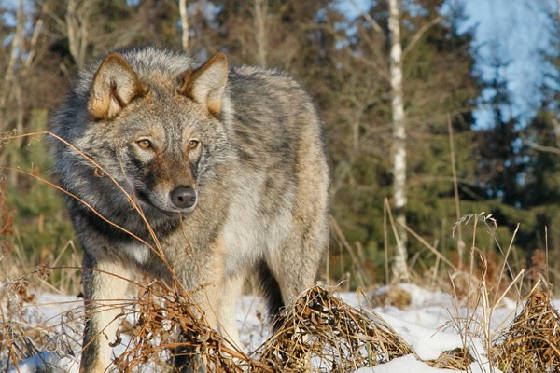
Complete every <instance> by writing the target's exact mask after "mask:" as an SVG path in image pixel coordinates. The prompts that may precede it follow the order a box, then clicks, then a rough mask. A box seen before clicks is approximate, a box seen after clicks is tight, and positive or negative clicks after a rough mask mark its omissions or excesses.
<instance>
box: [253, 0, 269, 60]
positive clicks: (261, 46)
mask: <svg viewBox="0 0 560 373" xmlns="http://www.w3.org/2000/svg"><path fill="white" fill-rule="evenodd" d="M266 7H267V4H266V0H255V16H254V20H255V38H256V39H257V40H256V41H257V63H258V64H259V65H260V66H262V67H265V66H266V30H265V27H266V13H267V12H266Z"/></svg>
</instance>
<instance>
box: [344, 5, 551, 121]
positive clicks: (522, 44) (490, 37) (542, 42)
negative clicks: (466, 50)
mask: <svg viewBox="0 0 560 373" xmlns="http://www.w3.org/2000/svg"><path fill="white" fill-rule="evenodd" d="M339 4H340V5H339V6H340V9H342V10H343V11H344V13H346V15H347V16H348V17H349V18H350V19H353V18H355V17H357V16H358V15H359V14H360V12H359V10H358V9H357V8H356V7H359V8H361V10H362V11H367V10H368V9H369V6H370V4H371V0H353V1H352V0H341V2H340V3H339ZM456 5H462V6H464V9H465V12H466V16H467V17H468V20H467V21H466V22H465V24H463V25H462V29H461V30H462V31H463V32H465V31H467V30H469V29H471V28H472V27H474V38H473V44H472V47H473V49H474V50H476V51H477V55H478V57H477V60H476V67H477V69H479V71H480V72H481V73H482V76H483V78H492V77H493V74H495V68H493V67H492V66H491V62H492V61H493V60H495V59H496V58H499V59H500V60H501V61H504V62H508V64H507V67H505V68H504V69H503V71H501V73H502V74H503V77H504V78H505V79H506V80H507V82H508V88H509V89H510V92H511V98H512V101H513V105H512V107H511V110H510V109H509V108H508V110H507V112H505V113H504V114H506V118H507V116H508V115H513V116H516V117H519V118H520V119H521V122H522V123H523V122H525V121H526V120H527V119H529V118H530V116H531V115H532V113H534V111H535V108H536V107H537V106H538V104H539V103H540V96H539V94H538V89H537V88H538V86H539V83H540V81H541V79H542V71H541V70H540V65H541V61H542V60H541V55H540V50H541V49H544V48H547V47H548V42H549V41H548V33H549V29H548V28H549V27H550V24H549V22H550V20H549V18H547V16H546V11H551V10H553V11H555V12H558V9H557V8H558V0H446V1H445V7H450V6H456ZM491 93H492V92H491V91H485V92H483V96H484V97H486V98H487V97H489V96H491ZM510 111H511V112H510ZM474 117H475V120H476V123H475V128H488V127H490V126H491V124H492V117H491V110H490V108H488V107H485V106H484V105H482V104H479V105H478V108H477V109H476V110H475V112H474Z"/></svg>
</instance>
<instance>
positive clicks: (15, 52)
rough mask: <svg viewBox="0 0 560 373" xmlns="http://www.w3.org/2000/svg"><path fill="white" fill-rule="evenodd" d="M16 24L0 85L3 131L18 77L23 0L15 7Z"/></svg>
mask: <svg viewBox="0 0 560 373" xmlns="http://www.w3.org/2000/svg"><path fill="white" fill-rule="evenodd" d="M16 17H17V25H16V32H15V34H14V38H13V40H12V45H11V47H10V57H9V60H8V66H7V68H6V75H5V76H4V82H3V83H4V84H3V85H2V92H1V96H0V120H1V123H0V130H2V131H4V130H6V129H7V127H8V103H9V101H10V98H11V95H10V93H11V92H12V85H13V84H17V83H19V82H18V79H16V62H17V59H18V56H19V54H20V53H21V47H22V44H23V27H24V23H25V16H24V14H23V0H19V1H18V8H17V16H16Z"/></svg>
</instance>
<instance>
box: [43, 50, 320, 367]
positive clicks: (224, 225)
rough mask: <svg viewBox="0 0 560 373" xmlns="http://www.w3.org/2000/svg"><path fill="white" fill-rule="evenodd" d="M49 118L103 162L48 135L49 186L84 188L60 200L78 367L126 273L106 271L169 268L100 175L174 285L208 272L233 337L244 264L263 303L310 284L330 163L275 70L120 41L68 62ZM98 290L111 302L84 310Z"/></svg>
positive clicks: (202, 297) (294, 89) (105, 352)
mask: <svg viewBox="0 0 560 373" xmlns="http://www.w3.org/2000/svg"><path fill="white" fill-rule="evenodd" d="M51 128H52V131H53V132H54V133H55V134H57V135H59V136H60V137H62V138H63V139H65V140H67V141H68V142H70V143H71V144H73V145H74V146H75V147H77V148H78V149H79V150H80V151H82V152H83V153H84V154H86V155H87V156H88V157H91V158H92V159H93V160H94V161H95V162H97V163H98V165H100V166H101V167H102V168H103V170H105V173H102V172H100V170H99V168H97V167H96V166H94V165H92V163H91V162H90V161H87V160H85V159H84V157H83V156H81V155H79V154H77V153H76V152H75V151H74V150H73V149H71V148H70V147H68V146H65V145H63V144H61V143H58V142H56V144H55V145H54V151H53V152H54V158H55V167H54V169H55V172H56V173H57V174H58V175H59V177H60V183H61V186H62V187H63V188H65V189H67V190H68V191H69V192H71V193H73V194H75V195H76V196H77V197H79V198H80V199H82V200H83V201H77V200H76V199H72V198H68V199H67V204H68V207H69V211H70V215H71V217H72V221H73V224H74V226H75V229H76V231H77V233H78V236H79V239H80V242H81V244H82V246H83V248H84V259H83V267H84V270H83V283H84V302H85V307H86V311H87V315H88V317H87V320H86V326H85V331H84V340H83V348H84V350H83V355H82V359H81V367H80V370H81V372H102V371H104V370H105V369H106V367H107V366H108V365H109V363H110V357H111V353H112V352H111V348H110V346H109V343H111V342H114V341H115V338H116V335H115V333H116V329H117V326H116V323H115V322H113V320H114V318H115V317H116V316H117V315H118V314H119V312H120V310H119V309H118V307H117V306H118V304H119V300H122V298H124V297H125V292H126V288H127V283H126V282H125V281H123V280H122V279H120V278H117V277H115V276H110V275H109V274H108V273H115V274H118V275H119V276H121V277H122V278H130V277H131V276H132V274H134V273H136V272H138V271H141V272H144V273H149V274H151V275H153V276H157V277H158V278H161V279H164V280H166V281H167V280H169V279H170V278H171V276H170V272H169V270H168V267H166V266H165V265H164V264H163V262H162V260H161V259H160V258H159V257H158V256H157V255H155V254H154V253H153V252H152V251H150V250H149V249H148V247H147V245H145V244H143V243H141V242H140V241H139V240H137V239H136V238H134V237H133V235H135V236H137V237H138V238H140V239H142V240H144V241H146V242H148V243H150V244H153V243H154V242H153V240H152V238H151V236H150V234H149V230H148V227H147V225H146V223H145V221H144V220H143V219H142V218H141V217H140V214H139V213H138V212H137V211H135V210H133V209H132V208H131V202H130V200H129V199H128V197H127V196H126V194H125V193H124V192H123V191H122V190H120V189H119V188H118V187H117V186H116V184H115V183H114V182H113V181H112V180H111V178H110V177H109V176H111V177H113V178H114V180H116V181H117V182H118V184H119V185H120V186H121V187H122V188H123V189H124V191H126V192H127V193H128V194H129V195H130V196H131V198H132V199H133V200H134V201H136V203H137V204H138V206H139V207H140V208H141V210H142V211H143V213H144V214H145V217H146V218H147V221H148V222H149V224H150V226H151V227H152V229H153V232H154V233H155V235H156V236H157V238H158V240H159V241H160V242H161V245H162V248H163V252H164V254H165V258H166V259H167V261H168V262H169V265H170V267H171V268H172V270H173V271H174V272H175V273H176V274H177V277H178V279H179V281H180V282H181V283H182V284H183V285H184V287H185V288H186V289H196V288H198V287H199V286H200V285H201V284H207V286H204V287H202V290H201V291H200V292H198V293H197V294H199V295H198V296H197V297H196V301H197V302H198V304H199V305H200V307H201V309H202V310H203V312H204V316H205V318H206V320H207V321H208V322H209V323H210V325H211V326H213V327H215V328H217V329H218V330H219V331H220V332H221V333H222V334H223V335H224V336H226V337H228V338H229V339H230V340H232V342H233V343H236V344H239V340H238V332H237V330H236V327H235V299H236V297H237V296H238V295H239V294H240V292H241V291H242V285H243V281H244V279H245V278H246V277H247V276H248V275H252V276H254V277H256V278H257V282H258V283H259V284H260V286H261V287H262V288H263V290H265V293H266V294H265V295H266V296H267V298H268V301H269V306H270V311H271V313H272V314H276V313H278V311H279V309H280V308H281V307H282V306H283V305H285V304H287V302H290V300H292V299H294V298H295V297H297V295H298V294H299V293H300V292H301V291H302V290H304V289H305V288H306V287H308V286H310V285H312V284H313V282H314V278H315V275H316V271H317V268H318V265H319V261H320V258H321V256H322V254H323V252H324V250H325V248H326V246H327V244H328V224H327V200H328V183H329V182H328V166H327V160H326V155H325V152H324V147H323V144H322V140H321V126H320V122H319V120H318V118H317V113H316V111H315V109H314V106H313V104H312V102H311V99H310V97H309V96H308V95H307V94H306V93H305V92H304V91H303V90H302V88H301V87H300V85H298V84H297V83H296V82H295V81H294V80H293V79H291V78H290V77H288V76H287V75H285V74H283V73H279V72H275V71H269V70H264V69H259V68H255V67H239V68H232V69H230V68H229V66H228V61H227V58H226V56H225V55H224V54H221V53H218V54H216V55H214V56H213V57H212V58H210V59H209V60H208V61H206V62H205V63H203V64H201V65H200V66H199V65H197V64H195V62H193V61H192V60H191V59H190V58H189V57H187V56H185V55H183V54H181V53H178V52H173V51H169V50H166V49H156V48H140V49H127V50H121V51H117V52H113V53H110V54H108V55H107V56H106V57H105V58H102V59H99V60H98V61H96V62H94V63H93V64H92V65H91V66H90V67H89V68H87V69H85V70H84V71H81V72H80V73H79V76H78V79H77V82H76V85H75V87H74V88H73V90H72V91H71V93H70V94H69V95H68V97H67V98H66V100H65V102H64V104H63V105H62V106H61V107H60V108H59V109H58V110H57V111H56V113H55V114H54V115H53V118H52V120H51ZM84 202H85V203H84ZM86 203H87V204H89V205H90V206H91V207H93V208H94V209H95V210H96V211H97V212H99V213H100V214H101V215H103V216H104V217H105V218H106V219H107V220H109V221H110V222H112V223H114V224H116V225H118V226H119V227H122V228H125V229H126V230H127V231H128V232H125V231H123V230H121V229H118V228H116V227H115V226H114V225H112V224H110V223H108V222H107V221H106V220H104V219H102V218H100V217H99V216H97V215H96V214H94V213H93V212H92V211H91V210H90V209H89V208H88V206H87V205H86ZM103 302H104V303H103ZM100 303H103V304H104V305H114V307H106V309H105V310H103V311H101V312H93V311H94V309H95V308H96V307H98V306H99V304H100Z"/></svg>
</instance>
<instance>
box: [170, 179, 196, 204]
mask: <svg viewBox="0 0 560 373" xmlns="http://www.w3.org/2000/svg"><path fill="white" fill-rule="evenodd" d="M169 198H171V202H173V204H174V205H175V207H177V208H180V209H188V208H190V207H192V206H194V204H195V203H196V191H195V190H194V188H193V187H191V186H186V185H181V186H178V187H176V188H175V189H173V190H172V191H171V193H169Z"/></svg>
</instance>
